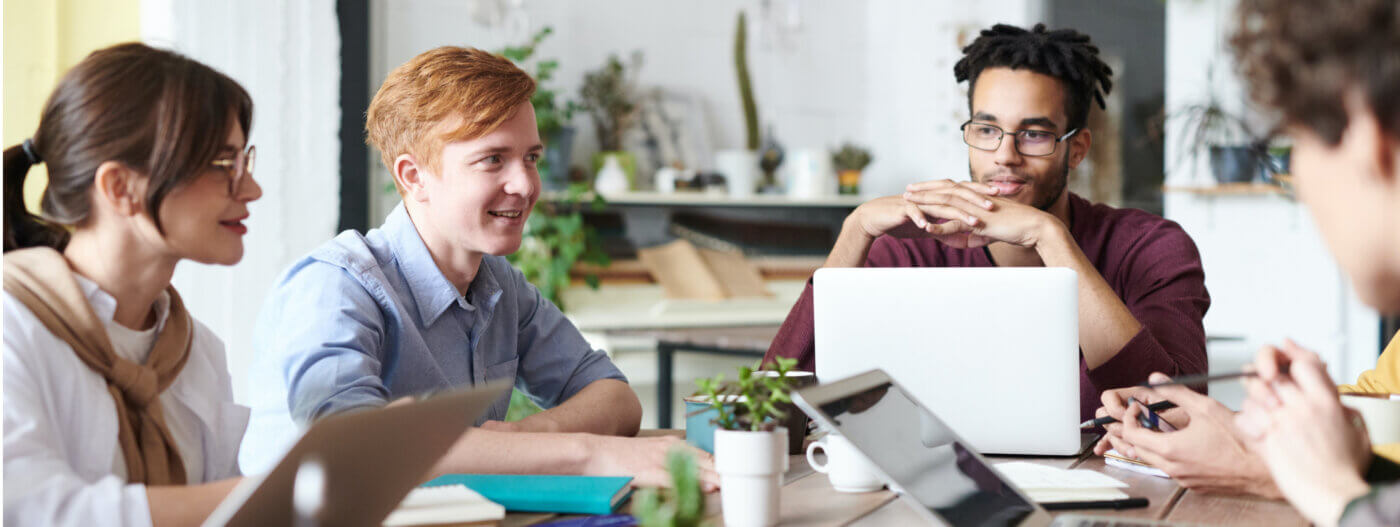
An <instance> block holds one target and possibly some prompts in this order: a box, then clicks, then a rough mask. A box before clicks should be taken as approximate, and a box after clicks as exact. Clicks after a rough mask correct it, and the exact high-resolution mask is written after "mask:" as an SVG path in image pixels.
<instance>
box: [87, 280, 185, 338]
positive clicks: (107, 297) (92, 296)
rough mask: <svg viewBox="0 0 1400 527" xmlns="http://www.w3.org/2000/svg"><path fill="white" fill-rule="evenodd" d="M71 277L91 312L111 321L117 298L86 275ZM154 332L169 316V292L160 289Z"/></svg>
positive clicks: (114, 313)
mask: <svg viewBox="0 0 1400 527" xmlns="http://www.w3.org/2000/svg"><path fill="white" fill-rule="evenodd" d="M73 278H74V279H75V280H77V281H78V287H80V288H82V290H83V296H85V297H87V301H88V304H91V305H92V312H93V313H94V314H96V315H97V319H98V320H100V321H102V322H103V323H107V322H113V317H115V316H116V315H117V299H115V298H112V295H111V294H109V293H108V292H106V291H103V290H102V288H101V287H100V286H98V285H97V282H94V281H92V280H90V279H88V277H86V276H83V275H80V274H78V273H73ZM155 309H156V325H155V328H156V332H157V333H159V332H160V330H161V328H164V327H165V321H166V319H168V318H170V293H169V292H167V291H161V292H160V295H159V296H157V297H156V305H155Z"/></svg>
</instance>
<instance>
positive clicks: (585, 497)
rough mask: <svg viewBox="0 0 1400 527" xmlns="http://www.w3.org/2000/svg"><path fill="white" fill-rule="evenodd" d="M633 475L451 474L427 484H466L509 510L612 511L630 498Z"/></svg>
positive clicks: (581, 512)
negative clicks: (628, 476)
mask: <svg viewBox="0 0 1400 527" xmlns="http://www.w3.org/2000/svg"><path fill="white" fill-rule="evenodd" d="M631 481H632V478H623V477H600V476H523V475H508V474H448V475H446V476H442V477H439V478H436V479H434V480H432V481H429V482H427V483H424V484H423V486H424V487H440V486H443V485H464V486H466V487H467V488H469V489H472V490H474V491H476V492H477V494H481V495H482V496H484V497H486V499H488V500H491V501H494V502H496V503H499V504H501V505H502V506H504V507H505V508H506V510H508V511H519V512H554V513H561V514H612V513H613V512H614V511H616V510H617V507H618V505H621V504H622V502H624V501H627V498H628V496H631V495H632V489H631V488H630V487H628V486H627V484H628V483H630V482H631Z"/></svg>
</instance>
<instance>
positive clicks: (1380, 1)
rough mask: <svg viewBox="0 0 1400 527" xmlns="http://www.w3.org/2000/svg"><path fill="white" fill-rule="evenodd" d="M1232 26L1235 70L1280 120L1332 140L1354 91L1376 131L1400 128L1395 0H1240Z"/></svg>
mask: <svg viewBox="0 0 1400 527" xmlns="http://www.w3.org/2000/svg"><path fill="white" fill-rule="evenodd" d="M1237 23H1238V26H1237V27H1236V30H1235V34H1234V36H1233V37H1232V38H1231V39H1230V44H1231V46H1232V47H1233V48H1234V53H1235V57H1236V58H1237V59H1238V61H1239V67H1240V72H1241V73H1242V74H1243V75H1244V78H1245V80H1246V81H1248V83H1249V85H1250V86H1251V87H1252V90H1251V93H1252V94H1253V97H1254V100H1255V102H1257V103H1259V104H1261V105H1263V106H1264V107H1266V108H1269V109H1271V110H1275V111H1277V112H1279V114H1281V115H1280V117H1281V118H1282V120H1283V124H1285V125H1290V126H1301V127H1303V128H1305V129H1308V130H1311V131H1312V132H1314V133H1316V134H1317V135H1318V136H1319V137H1321V138H1322V139H1323V140H1325V141H1327V142H1328V143H1330V144H1333V145H1335V144H1337V142H1338V141H1340V140H1341V137H1342V131H1343V130H1346V127H1347V111H1346V98H1347V95H1348V94H1350V93H1352V92H1353V91H1356V92H1359V94H1360V95H1362V96H1363V97H1364V100H1365V102H1366V104H1367V105H1369V106H1370V109H1371V110H1372V111H1373V112H1375V115H1376V118H1377V120H1378V121H1380V124H1381V127H1382V128H1384V129H1385V130H1386V131H1387V132H1390V133H1392V134H1394V133H1397V132H1400V2H1396V0H1316V1H1315V0H1301V1H1300V0H1240V3H1239V11H1238V22H1237Z"/></svg>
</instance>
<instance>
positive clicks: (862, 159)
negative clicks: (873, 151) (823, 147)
mask: <svg viewBox="0 0 1400 527" xmlns="http://www.w3.org/2000/svg"><path fill="white" fill-rule="evenodd" d="M870 160H871V158H870V151H869V150H866V149H865V148H862V147H860V146H856V145H855V144H854V143H846V144H843V145H841V148H840V149H839V150H835V151H833V152H831V165H832V166H833V167H835V168H836V178H837V181H838V182H840V185H841V187H840V190H839V191H840V193H841V194H860V173H861V171H862V170H865V167H866V166H868V165H869V164H870Z"/></svg>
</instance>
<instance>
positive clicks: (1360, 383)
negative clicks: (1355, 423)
mask: <svg viewBox="0 0 1400 527" xmlns="http://www.w3.org/2000/svg"><path fill="white" fill-rule="evenodd" d="M1337 391H1339V392H1341V393H1400V335H1396V337H1395V338H1393V339H1391V340H1390V344H1388V345H1386V347H1385V351H1383V352H1381V358H1380V359H1379V360H1377V361H1376V367H1375V368H1374V369H1371V370H1367V371H1365V372H1362V373H1361V376H1360V377H1357V379H1356V384H1343V385H1341V386H1338V387H1337Z"/></svg>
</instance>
